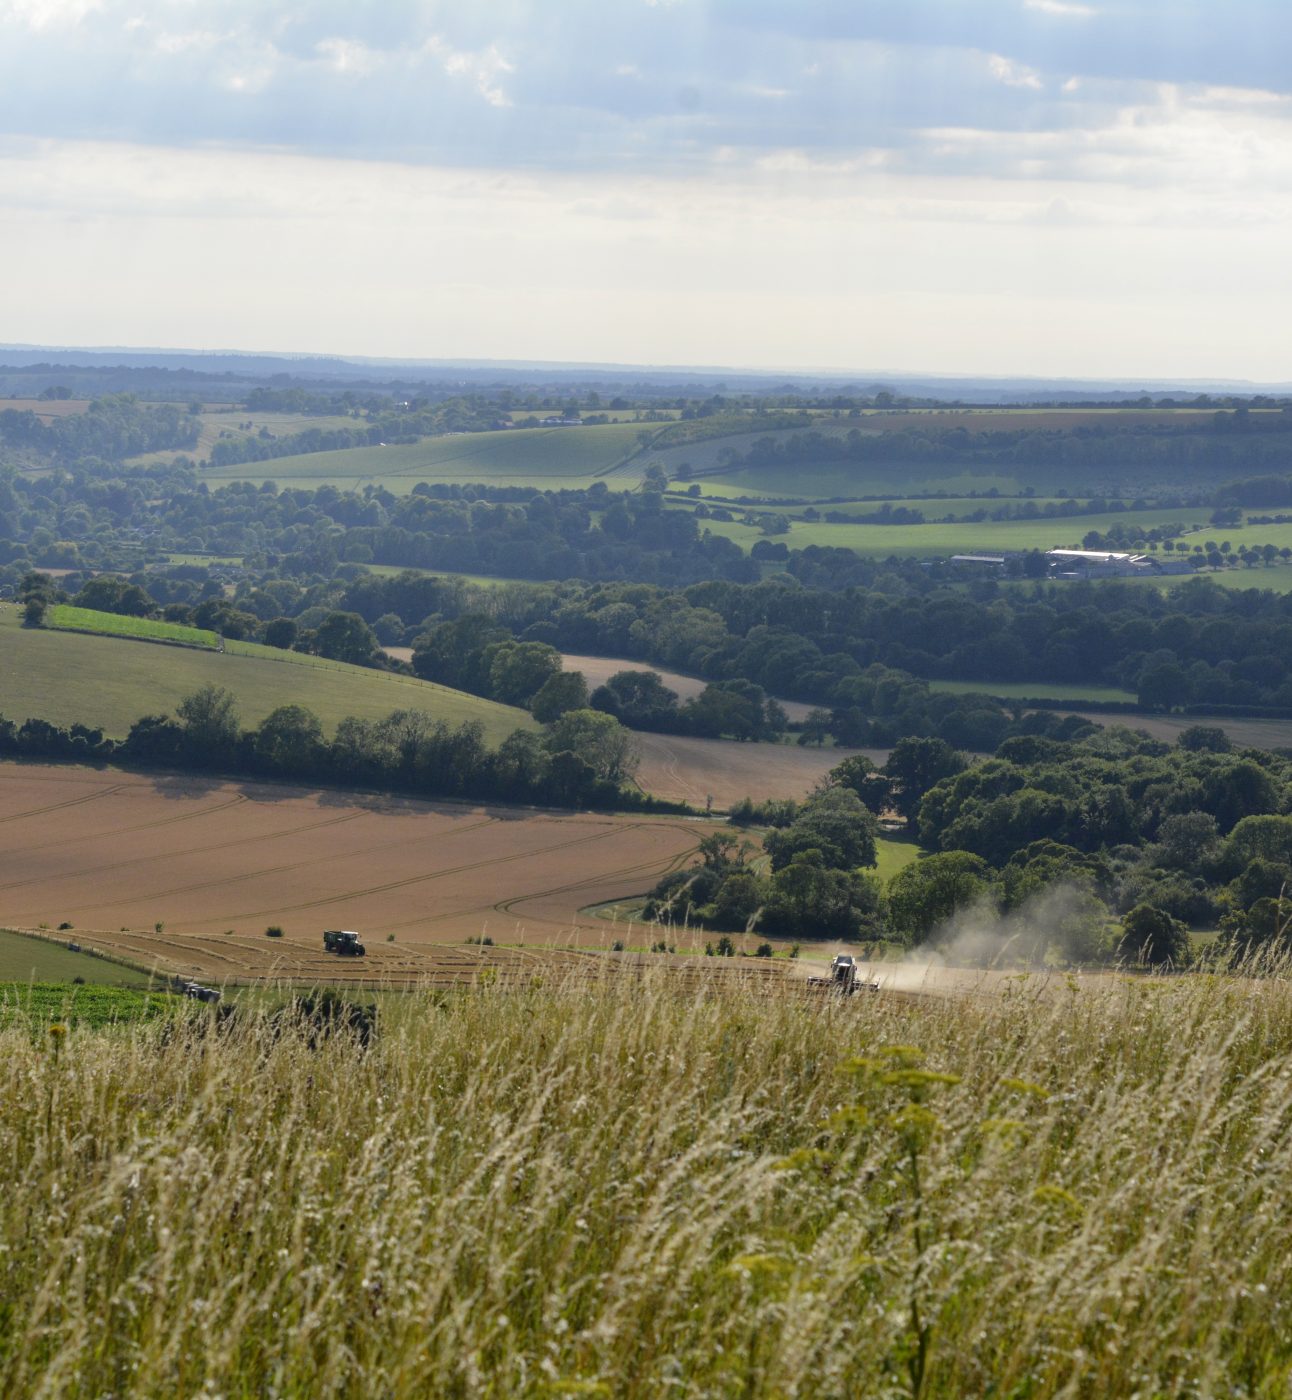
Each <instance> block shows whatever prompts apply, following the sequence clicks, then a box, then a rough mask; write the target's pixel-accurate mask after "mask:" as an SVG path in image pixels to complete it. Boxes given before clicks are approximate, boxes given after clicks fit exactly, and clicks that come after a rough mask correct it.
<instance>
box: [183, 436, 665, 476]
mask: <svg viewBox="0 0 1292 1400" xmlns="http://www.w3.org/2000/svg"><path fill="white" fill-rule="evenodd" d="M649 431H652V430H651V429H650V428H642V427H640V426H639V425H637V424H635V423H608V424H604V425H601V426H597V427H591V428H523V429H520V428H518V429H510V430H503V431H499V432H492V433H458V434H453V435H450V436H446V437H434V438H426V439H424V440H423V441H422V442H418V443H412V444H409V445H398V446H396V445H391V446H388V447H355V448H347V449H345V450H342V451H339V452H311V453H304V454H302V455H301V456H297V457H278V458H275V459H274V460H272V461H268V462H245V463H242V464H241V465H238V466H231V467H213V468H208V469H207V470H206V471H204V472H203V473H202V479H203V480H204V481H209V482H217V481H254V482H261V481H277V482H280V483H282V484H284V485H288V484H290V485H292V486H304V485H309V486H318V485H323V484H325V483H326V484H330V485H333V486H337V487H339V488H342V489H344V488H346V487H349V488H354V487H356V486H360V485H366V484H368V483H370V482H371V483H374V484H381V485H383V486H385V487H387V488H388V489H389V490H391V491H411V490H412V488H413V487H414V486H416V485H417V483H418V482H419V481H425V482H437V481H440V482H452V481H458V482H472V481H478V482H488V483H491V484H493V485H498V486H515V485H532V486H535V487H546V488H548V489H559V488H561V487H562V486H569V487H576V486H588V485H591V483H592V482H593V481H594V480H596V479H597V478H598V477H603V476H606V475H608V474H609V473H611V472H615V471H617V469H618V468H620V467H623V466H625V464H626V463H627V462H628V460H629V459H630V458H632V457H635V456H636V455H637V453H638V452H639V450H640V448H641V443H640V442H639V440H638V434H639V433H641V432H649ZM632 479H633V478H632V476H631V474H630V473H627V472H625V473H624V482H625V484H631V481H632Z"/></svg>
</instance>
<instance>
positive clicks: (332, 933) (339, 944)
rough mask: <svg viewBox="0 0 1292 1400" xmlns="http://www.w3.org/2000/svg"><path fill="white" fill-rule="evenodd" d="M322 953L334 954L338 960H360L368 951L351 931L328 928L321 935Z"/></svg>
mask: <svg viewBox="0 0 1292 1400" xmlns="http://www.w3.org/2000/svg"><path fill="white" fill-rule="evenodd" d="M323 951H324V952H325V953H335V954H336V955H337V957H339V958H361V957H363V956H364V954H365V953H367V951H368V950H367V949H366V948H365V947H364V946H363V944H362V943H360V942H359V935H358V934H357V933H354V932H353V931H352V930H350V929H339V928H330V929H325V930H324V933H323Z"/></svg>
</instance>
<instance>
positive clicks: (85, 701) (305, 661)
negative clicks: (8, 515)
mask: <svg viewBox="0 0 1292 1400" xmlns="http://www.w3.org/2000/svg"><path fill="white" fill-rule="evenodd" d="M208 683H210V684H213V685H220V686H225V687H227V688H228V689H229V690H231V691H232V692H233V693H234V694H235V695H236V696H237V697H238V704H239V707H240V711H241V717H242V721H243V723H244V724H254V723H258V722H259V721H260V720H262V719H263V718H264V717H265V716H266V715H267V714H268V713H269V712H270V711H271V710H273V709H276V708H277V707H278V706H279V705H288V704H298V705H306V706H308V707H309V708H310V709H312V710H313V711H314V712H315V714H317V715H318V717H319V718H320V720H322V722H323V725H324V727H325V728H327V729H331V728H334V727H335V725H336V723H337V721H338V720H340V719H342V718H344V717H345V716H346V715H360V716H362V717H364V718H368V719H378V718H380V717H382V716H383V715H387V714H389V713H390V712H391V711H392V710H399V709H421V710H426V711H427V712H428V713H429V714H431V715H432V716H433V717H434V718H436V719H443V720H445V721H446V722H448V723H450V724H461V723H463V722H464V721H466V720H470V719H478V720H480V721H481V723H482V724H483V725H484V726H485V733H486V736H487V738H488V739H489V741H490V742H491V743H495V744H496V743H499V742H500V741H501V740H503V739H505V738H506V737H507V735H508V734H510V733H511V732H512V731H513V730H515V729H518V728H530V727H532V726H533V720H532V719H531V718H530V716H529V715H528V713H527V712H526V711H524V710H517V709H513V708H511V707H510V706H507V705H499V704H497V703H495V702H494V701H492V700H483V699H480V698H479V697H477V696H474V695H467V694H465V693H464V692H462V691H458V690H450V689H448V688H447V687H445V686H440V685H435V684H433V683H431V682H430V681H420V680H416V679H414V678H413V677H410V676H399V675H394V674H392V673H390V672H385V671H374V670H370V669H367V668H365V667H361V666H347V665H344V664H342V663H341V662H337V661H326V660H324V659H322V658H320V657H316V656H305V655H303V654H301V653H299V652H285V651H279V650H278V649H276V648H274V647H264V646H257V645H255V644H254V643H250V642H228V643H226V649H225V651H224V653H223V654H220V653H216V652H213V651H201V650H198V649H196V648H188V647H174V646H156V645H153V644H150V643H148V642H142V641H131V640H128V639H125V638H118V637H108V636H91V635H87V634H85V633H81V632H59V631H53V630H49V629H46V628H30V627H22V626H21V625H20V623H19V617H18V613H17V610H16V609H14V608H12V607H5V608H0V714H2V715H4V716H5V717H6V718H7V719H13V720H18V721H21V720H24V719H27V718H28V717H30V716H36V717H39V718H41V719H46V720H49V721H50V722H51V723H52V724H61V725H66V724H71V723H74V722H79V723H81V724H86V725H90V726H93V727H98V728H101V729H103V730H104V731H105V733H107V734H110V735H113V736H118V737H120V736H123V735H125V733H126V732H127V731H128V730H129V728H130V726H131V725H132V724H133V723H134V721H135V720H137V719H138V718H139V717H140V716H141V715H147V714H157V713H159V712H161V711H166V710H170V709H173V708H174V706H175V705H176V704H178V703H179V701H180V700H182V699H183V698H184V696H185V695H189V694H191V693H192V692H193V691H194V690H196V689H198V687H199V686H202V685H206V684H208Z"/></svg>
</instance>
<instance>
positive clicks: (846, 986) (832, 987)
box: [808, 953, 879, 997]
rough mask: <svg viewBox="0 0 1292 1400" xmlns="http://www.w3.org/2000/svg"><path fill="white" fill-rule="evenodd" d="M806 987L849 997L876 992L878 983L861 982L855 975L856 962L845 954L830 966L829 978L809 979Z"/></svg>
mask: <svg viewBox="0 0 1292 1400" xmlns="http://www.w3.org/2000/svg"><path fill="white" fill-rule="evenodd" d="M808 986H810V987H821V988H825V989H827V990H829V991H832V992H838V993H839V994H840V995H841V996H845V997H848V996H851V995H852V994H853V992H860V991H862V990H865V991H868V992H877V991H878V990H879V983H878V982H863V981H862V980H861V978H860V977H858V975H857V960H856V959H855V958H853V957H851V956H849V954H847V953H840V954H839V956H838V957H837V958H835V960H834V961H833V962H832V963H831V964H830V975H829V977H809V978H808Z"/></svg>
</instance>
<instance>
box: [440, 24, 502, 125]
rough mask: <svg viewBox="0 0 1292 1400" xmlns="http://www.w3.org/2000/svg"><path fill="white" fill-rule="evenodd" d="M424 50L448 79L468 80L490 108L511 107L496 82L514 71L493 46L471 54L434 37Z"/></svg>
mask: <svg viewBox="0 0 1292 1400" xmlns="http://www.w3.org/2000/svg"><path fill="white" fill-rule="evenodd" d="M424 48H425V51H426V52H427V53H430V54H433V55H434V56H435V57H436V58H437V59H439V61H440V64H441V66H442V67H443V69H444V71H445V72H446V73H448V74H449V75H450V76H452V77H458V76H465V77H467V78H470V79H471V82H472V85H473V86H474V88H475V90H476V91H477V92H478V93H479V94H480V96H481V97H483V98H484V100H485V101H486V102H487V103H488V104H489V105H490V106H491V107H510V106H511V99H510V98H509V97H508V96H507V93H506V92H505V91H504V90H503V88H502V86H501V84H500V83H499V81H498V80H499V79H500V78H501V77H503V76H504V75H505V74H507V73H514V72H515V71H516V69H515V66H514V65H513V64H512V63H511V62H510V61H509V60H508V59H506V58H504V57H503V55H502V54H501V53H500V52H499V51H498V46H497V45H496V44H490V45H489V46H488V47H487V48H484V49H477V50H475V51H474V52H472V51H470V50H465V49H455V48H453V47H452V45H450V44H449V43H447V42H446V41H445V40H444V39H443V38H441V37H440V36H439V35H438V34H435V35H432V36H431V37H430V38H429V39H428V40H427V41H426V44H425V45H424Z"/></svg>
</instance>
